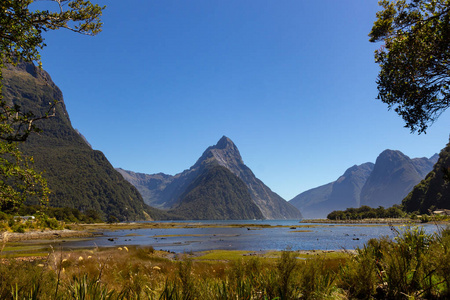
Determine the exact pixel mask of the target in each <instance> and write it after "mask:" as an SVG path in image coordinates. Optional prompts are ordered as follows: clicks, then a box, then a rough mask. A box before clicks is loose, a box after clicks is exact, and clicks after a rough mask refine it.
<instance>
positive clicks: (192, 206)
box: [170, 165, 263, 220]
mask: <svg viewBox="0 0 450 300" xmlns="http://www.w3.org/2000/svg"><path fill="white" fill-rule="evenodd" d="M170 212H172V213H173V214H176V215H179V216H182V217H184V218H186V219H203V220H247V219H262V218H263V214H262V213H261V211H260V210H259V208H258V206H256V204H255V203H254V202H253V201H252V197H251V196H250V193H249V192H248V189H247V186H246V185H245V183H244V182H243V181H242V180H241V179H240V178H239V177H237V176H236V175H234V174H233V173H231V171H229V170H228V169H227V168H225V167H222V166H219V165H215V166H207V167H206V168H205V169H204V170H203V172H202V173H201V174H200V175H199V176H198V177H197V178H196V179H195V180H194V181H193V182H192V183H191V184H190V185H189V186H188V187H187V189H186V191H185V192H184V193H183V194H182V195H181V197H180V201H179V202H178V203H177V204H176V205H175V207H174V208H173V209H171V210H170Z"/></svg>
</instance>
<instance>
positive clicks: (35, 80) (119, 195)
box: [2, 64, 164, 221]
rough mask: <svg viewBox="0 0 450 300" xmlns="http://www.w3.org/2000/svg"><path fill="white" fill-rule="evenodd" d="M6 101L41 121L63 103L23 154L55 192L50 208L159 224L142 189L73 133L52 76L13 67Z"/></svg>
mask: <svg viewBox="0 0 450 300" xmlns="http://www.w3.org/2000/svg"><path fill="white" fill-rule="evenodd" d="M3 76H4V78H3V81H2V82H3V94H4V99H5V101H8V102H13V103H15V104H18V105H20V106H21V107H22V109H23V110H24V111H31V112H33V113H34V114H35V115H36V116H43V115H45V113H47V111H48V109H49V107H50V105H51V103H53V101H55V100H56V101H58V102H59V103H58V104H57V105H56V108H55V116H54V117H52V118H50V119H46V120H41V121H38V123H37V125H38V126H39V127H40V128H41V129H42V130H43V131H42V133H40V134H34V135H31V136H30V137H29V138H28V140H27V141H26V142H24V143H22V144H21V145H20V146H21V149H22V150H23V152H24V153H25V154H27V155H32V156H33V157H34V161H35V168H36V169H37V170H40V171H43V172H44V177H45V178H46V179H47V181H48V186H49V188H50V189H51V191H52V192H51V194H50V205H52V206H57V207H64V206H67V207H71V208H77V209H80V210H81V211H86V210H88V209H94V210H97V211H98V212H100V214H101V215H102V216H103V217H104V218H105V219H106V218H107V217H108V216H114V217H116V218H117V219H118V220H121V221H125V220H137V219H146V218H147V219H148V218H149V215H148V214H150V215H151V216H152V217H154V218H160V217H162V216H163V214H164V213H162V212H158V211H157V210H155V209H153V208H150V207H148V206H147V205H146V204H145V203H144V202H143V200H142V197H141V195H140V194H139V192H138V191H137V189H136V188H135V187H134V186H132V185H131V184H130V183H129V182H127V181H126V180H124V179H123V177H122V176H121V175H120V174H119V173H118V172H117V171H115V170H114V168H113V167H112V166H111V164H110V163H109V162H108V160H107V159H106V157H105V156H104V155H103V153H102V152H100V151H95V150H92V149H91V147H90V146H89V145H88V144H87V142H86V141H85V140H84V139H83V137H81V136H80V135H79V134H78V133H77V132H76V131H75V130H74V129H73V127H72V125H71V122H70V119H69V115H68V112H67V110H66V107H65V104H64V100H63V95H62V92H61V91H60V89H59V88H58V87H57V86H56V85H55V84H54V83H53V81H52V80H51V78H50V76H49V75H48V74H47V73H46V72H45V71H42V70H39V69H38V68H36V67H35V66H33V65H32V64H20V65H19V66H18V67H12V66H8V67H7V69H5V70H4V71H3Z"/></svg>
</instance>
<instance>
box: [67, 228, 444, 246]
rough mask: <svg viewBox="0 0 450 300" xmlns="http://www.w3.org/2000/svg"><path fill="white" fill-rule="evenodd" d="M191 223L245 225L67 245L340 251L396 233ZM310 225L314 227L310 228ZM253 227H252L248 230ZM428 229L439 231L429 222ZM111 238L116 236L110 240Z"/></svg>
mask: <svg viewBox="0 0 450 300" xmlns="http://www.w3.org/2000/svg"><path fill="white" fill-rule="evenodd" d="M186 223H189V224H242V226H243V227H236V228H170V229H132V230H119V231H104V232H103V233H104V236H102V237H96V238H92V239H88V240H83V241H78V242H68V243H66V244H65V246H66V247H94V246H101V247H105V246H119V245H142V246H153V247H154V248H155V249H157V250H160V249H161V250H168V251H173V252H177V253H182V252H190V251H194V252H195V251H206V250H213V249H227V250H250V251H260V250H285V249H287V248H290V249H292V250H338V249H348V250H351V249H355V248H356V247H362V246H363V245H364V243H366V242H367V241H368V240H369V239H371V238H377V237H380V236H386V235H388V236H391V237H392V236H394V233H393V232H392V231H391V229H390V228H389V226H387V225H373V224H371V225H370V226H361V225H353V224H316V223H314V224H312V223H298V221H286V220H282V221H274V220H270V221H267V220H264V221H248V220H245V221H236V220H233V221H187V222H186ZM247 224H268V225H272V226H275V225H285V226H290V227H292V226H293V227H296V229H290V228H289V227H274V228H270V227H269V228H262V229H261V228H256V227H251V226H250V225H247ZM306 225H311V226H313V227H310V228H307V227H305V226H306ZM248 228H250V230H249V229H248ZM396 228H398V227H396ZM424 228H425V230H426V231H427V232H434V231H436V230H437V227H436V225H432V224H426V225H424ZM108 239H113V241H110V240H108Z"/></svg>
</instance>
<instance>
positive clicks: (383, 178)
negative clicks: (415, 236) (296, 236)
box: [289, 150, 438, 218]
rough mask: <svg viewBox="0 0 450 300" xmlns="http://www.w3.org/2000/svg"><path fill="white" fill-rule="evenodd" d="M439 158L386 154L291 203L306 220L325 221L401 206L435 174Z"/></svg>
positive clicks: (388, 152)
mask: <svg viewBox="0 0 450 300" xmlns="http://www.w3.org/2000/svg"><path fill="white" fill-rule="evenodd" d="M437 158H438V156H437V155H433V156H432V157H431V158H429V159H428V158H424V157H423V158H414V159H410V158H409V157H408V156H406V155H404V154H403V153H401V152H400V151H393V150H385V151H383V152H382V153H381V154H380V155H379V156H378V158H377V160H376V162H375V164H373V163H365V164H362V165H359V166H356V165H355V166H353V167H351V168H349V169H347V170H346V171H345V173H344V174H343V175H342V176H340V177H339V178H338V179H337V180H336V181H334V182H330V183H328V184H326V185H322V186H319V187H317V188H314V189H311V190H308V191H306V192H303V193H301V194H299V195H297V196H296V197H294V198H293V199H292V200H290V201H289V202H290V203H291V204H292V205H294V206H295V207H297V208H298V209H300V210H301V211H302V213H303V215H304V216H305V218H325V217H326V216H327V214H328V213H330V212H332V211H333V210H345V209H347V208H349V207H359V206H361V205H369V206H372V207H378V206H380V205H381V206H384V207H389V206H392V205H393V204H400V202H401V200H402V199H403V197H405V195H407V194H408V192H409V191H411V190H412V188H413V187H414V185H415V184H417V183H418V182H419V181H420V180H421V179H423V178H424V177H425V176H426V174H428V172H430V171H431V169H432V168H433V165H434V164H435V163H436V161H437Z"/></svg>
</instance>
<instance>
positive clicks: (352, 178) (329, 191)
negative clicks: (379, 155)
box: [289, 163, 373, 218]
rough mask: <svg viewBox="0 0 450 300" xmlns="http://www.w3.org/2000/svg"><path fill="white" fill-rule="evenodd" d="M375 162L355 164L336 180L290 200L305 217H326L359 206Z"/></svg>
mask: <svg viewBox="0 0 450 300" xmlns="http://www.w3.org/2000/svg"><path fill="white" fill-rule="evenodd" d="M372 170H373V163H365V164H362V165H359V166H357V165H354V166H352V167H350V168H349V169H347V170H346V171H345V173H344V174H343V175H342V176H340V177H339V178H338V179H337V180H336V181H334V182H330V183H328V184H325V185H322V186H320V187H317V188H314V189H311V190H308V191H306V192H303V193H301V194H299V195H297V196H296V197H294V198H293V199H292V200H290V201H289V203H291V204H292V205H294V206H295V207H297V208H298V209H300V210H301V211H302V213H303V215H304V216H305V218H325V217H326V216H327V214H328V213H330V212H331V211H333V210H341V209H345V208H347V207H355V206H359V202H360V193H361V189H362V187H363V186H364V184H365V182H366V180H367V178H368V177H369V175H370V173H371V172H372Z"/></svg>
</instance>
